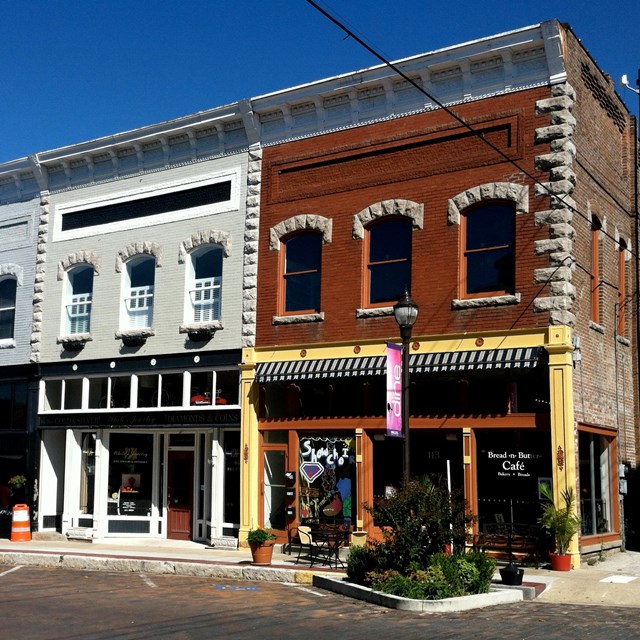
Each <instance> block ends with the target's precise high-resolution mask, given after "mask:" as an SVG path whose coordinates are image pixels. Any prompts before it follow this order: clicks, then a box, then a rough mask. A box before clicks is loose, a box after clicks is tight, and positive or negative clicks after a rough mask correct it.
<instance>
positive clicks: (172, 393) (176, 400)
mask: <svg viewBox="0 0 640 640" xmlns="http://www.w3.org/2000/svg"><path fill="white" fill-rule="evenodd" d="M182 378H183V376H182V374H181V373H163V374H162V394H161V396H160V398H161V400H160V406H162V407H181V406H182Z"/></svg>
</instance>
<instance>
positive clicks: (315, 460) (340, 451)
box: [299, 435, 356, 524]
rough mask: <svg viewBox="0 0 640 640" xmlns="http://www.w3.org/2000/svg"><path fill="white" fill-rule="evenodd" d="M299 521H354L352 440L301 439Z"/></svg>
mask: <svg viewBox="0 0 640 640" xmlns="http://www.w3.org/2000/svg"><path fill="white" fill-rule="evenodd" d="M299 477H300V481H299V494H300V521H301V522H321V521H327V520H328V521H334V522H336V521H337V522H341V523H345V524H352V523H355V519H356V495H355V493H356V452H355V436H349V435H344V436H331V437H328V436H319V435H317V436H301V437H300V460H299Z"/></svg>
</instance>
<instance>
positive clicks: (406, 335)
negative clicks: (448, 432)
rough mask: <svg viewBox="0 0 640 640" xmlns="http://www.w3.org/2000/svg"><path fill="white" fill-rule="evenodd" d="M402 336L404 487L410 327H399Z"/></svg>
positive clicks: (408, 458) (407, 460)
mask: <svg viewBox="0 0 640 640" xmlns="http://www.w3.org/2000/svg"><path fill="white" fill-rule="evenodd" d="M400 334H401V336H402V437H403V443H402V444H403V457H402V481H403V483H404V486H405V487H406V486H407V485H408V484H409V475H410V473H409V472H410V469H411V462H410V461H411V454H410V442H409V387H410V376H409V340H410V339H411V327H401V329H400Z"/></svg>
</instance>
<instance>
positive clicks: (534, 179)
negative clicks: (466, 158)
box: [305, 0, 637, 256]
mask: <svg viewBox="0 0 640 640" xmlns="http://www.w3.org/2000/svg"><path fill="white" fill-rule="evenodd" d="M305 1H306V2H307V4H309V5H311V6H312V7H313V8H314V9H316V10H317V11H318V12H320V13H321V14H322V15H323V16H325V17H326V18H327V19H328V20H330V21H331V22H333V24H335V25H336V26H337V27H338V28H339V29H341V30H342V31H344V32H345V33H346V34H347V36H348V37H350V38H352V39H353V40H355V41H356V42H357V43H358V44H359V45H360V46H362V47H364V48H365V49H366V50H367V51H368V52H369V53H371V55H373V56H374V57H375V58H377V59H378V60H380V62H382V63H383V64H384V65H385V66H387V67H389V68H390V69H391V70H392V71H394V72H395V73H397V74H398V75H399V76H400V77H402V78H403V79H404V80H406V81H407V82H408V83H409V84H411V85H412V86H413V87H414V88H415V89H417V90H418V91H419V92H420V93H422V94H423V95H424V96H426V97H427V98H429V100H431V102H433V103H434V104H435V105H437V106H438V107H439V108H441V109H442V110H443V111H444V112H445V113H447V114H448V115H450V116H451V117H452V118H453V119H454V120H455V121H456V122H457V123H458V124H460V125H462V126H463V127H464V128H465V129H467V130H468V131H469V132H471V133H472V134H473V135H475V136H476V137H478V138H479V139H480V140H482V141H483V142H484V143H485V144H486V145H487V146H488V147H490V148H491V149H492V150H493V151H495V152H496V153H497V154H498V155H499V156H500V157H501V158H502V159H504V160H505V161H507V162H508V163H510V164H511V165H513V166H514V167H515V168H516V169H518V171H520V172H522V173H523V174H524V175H525V176H527V178H529V179H530V180H531V181H532V182H533V183H534V184H537V185H538V186H540V187H541V188H542V189H544V191H546V192H547V194H548V195H549V196H550V197H551V198H556V200H558V201H560V202H561V203H562V204H563V205H564V206H565V207H566V208H567V209H569V210H570V211H571V212H572V213H575V214H577V215H578V216H580V217H581V218H583V219H584V220H586V221H587V222H588V223H589V225H592V224H593V221H592V219H591V218H590V217H589V216H588V215H587V214H585V213H582V212H581V211H580V210H579V209H577V208H576V207H574V206H573V205H572V204H571V203H570V202H567V201H566V200H564V198H563V197H562V196H559V195H558V194H555V193H553V192H552V191H551V189H549V187H548V186H547V185H546V184H545V183H544V182H541V181H540V180H539V179H538V178H537V177H536V176H534V175H533V174H531V173H530V172H529V171H527V170H526V169H525V168H523V167H521V166H520V165H519V164H518V163H517V162H516V160H514V159H513V158H511V157H510V156H509V155H508V154H506V153H505V152H504V151H503V150H502V149H500V147H498V146H497V145H495V144H494V143H493V142H491V140H489V139H488V138H486V137H485V135H484V133H483V132H482V131H478V130H477V129H474V127H473V126H472V125H470V124H469V123H467V121H466V120H465V119H464V118H463V117H462V116H460V115H458V114H457V113H456V112H455V111H454V110H453V109H451V108H450V107H448V106H447V105H446V104H444V103H443V102H441V101H440V100H438V99H437V98H436V97H435V96H434V95H432V94H430V93H429V92H428V91H427V90H426V89H425V88H424V87H423V86H422V85H420V84H418V83H417V82H416V81H415V80H414V79H413V78H412V77H411V76H409V75H408V74H406V73H405V72H404V71H402V69H400V68H399V67H398V66H397V65H396V64H394V63H393V62H391V61H390V60H389V59H388V58H386V57H385V56H383V55H382V54H381V53H379V52H378V51H377V50H376V49H375V48H374V47H373V46H371V45H369V44H367V43H366V42H365V41H364V40H363V39H362V38H361V37H360V36H358V35H356V33H355V32H354V31H353V30H352V29H350V28H348V27H347V26H346V25H345V24H344V23H343V22H341V21H340V20H338V19H337V18H336V17H334V16H333V15H332V14H331V13H329V12H328V11H327V10H326V9H324V8H323V7H321V6H320V5H319V4H318V3H317V2H315V0H305ZM600 232H601V233H602V235H603V236H605V237H607V238H609V239H610V240H612V241H613V242H614V244H615V245H616V246H620V242H619V241H618V240H617V239H616V238H615V237H614V236H612V235H610V234H609V233H607V231H605V230H604V229H600ZM626 250H627V251H629V253H630V255H632V256H637V254H636V252H635V251H634V250H632V249H629V248H628V247H627V248H626Z"/></svg>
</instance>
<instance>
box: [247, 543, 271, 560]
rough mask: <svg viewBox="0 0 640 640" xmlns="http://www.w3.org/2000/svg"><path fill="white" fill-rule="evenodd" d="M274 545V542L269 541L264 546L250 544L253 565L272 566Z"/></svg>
mask: <svg viewBox="0 0 640 640" xmlns="http://www.w3.org/2000/svg"><path fill="white" fill-rule="evenodd" d="M273 544H274V541H273V540H267V541H266V542H263V543H262V544H256V543H254V542H250V543H249V548H250V549H251V558H252V561H251V564H255V565H260V566H265V565H269V564H271V558H272V557H273Z"/></svg>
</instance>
